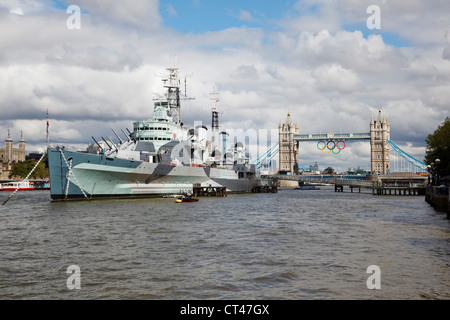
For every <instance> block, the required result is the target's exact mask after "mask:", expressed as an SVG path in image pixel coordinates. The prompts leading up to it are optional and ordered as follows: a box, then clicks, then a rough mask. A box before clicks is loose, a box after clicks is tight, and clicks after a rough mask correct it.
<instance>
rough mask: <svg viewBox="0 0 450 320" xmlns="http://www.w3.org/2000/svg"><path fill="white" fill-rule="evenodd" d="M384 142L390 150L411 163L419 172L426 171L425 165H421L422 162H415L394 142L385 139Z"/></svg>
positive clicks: (414, 159) (415, 160)
mask: <svg viewBox="0 0 450 320" xmlns="http://www.w3.org/2000/svg"><path fill="white" fill-rule="evenodd" d="M386 141H387V142H388V143H389V144H390V145H391V147H392V149H394V150H395V151H396V152H397V153H398V154H399V155H400V156H401V157H403V159H405V160H406V161H408V162H409V163H411V164H412V165H414V166H416V167H417V168H419V169H420V170H424V171H427V165H426V164H425V163H423V162H422V161H419V160H417V159H416V158H414V157H413V156H411V155H409V154H408V153H406V152H405V151H403V150H402V149H400V148H399V147H398V146H397V145H396V144H395V143H394V142H392V141H391V140H388V139H386Z"/></svg>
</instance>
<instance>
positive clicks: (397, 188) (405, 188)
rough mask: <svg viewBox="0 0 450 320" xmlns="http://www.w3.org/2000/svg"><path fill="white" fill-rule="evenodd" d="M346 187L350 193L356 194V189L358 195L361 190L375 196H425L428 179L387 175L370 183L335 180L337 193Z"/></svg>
mask: <svg viewBox="0 0 450 320" xmlns="http://www.w3.org/2000/svg"><path fill="white" fill-rule="evenodd" d="M344 187H348V188H349V189H350V192H354V190H355V189H356V190H358V193H360V192H361V189H369V190H371V191H372V194H374V195H400V196H415V195H425V192H426V177H393V176H389V175H386V176H380V177H376V179H372V180H368V181H367V180H365V181H356V180H335V182H334V191H335V192H344Z"/></svg>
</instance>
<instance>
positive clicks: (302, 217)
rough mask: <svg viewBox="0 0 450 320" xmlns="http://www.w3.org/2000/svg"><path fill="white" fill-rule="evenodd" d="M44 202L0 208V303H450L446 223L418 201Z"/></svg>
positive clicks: (329, 196) (327, 197) (286, 196)
mask: <svg viewBox="0 0 450 320" xmlns="http://www.w3.org/2000/svg"><path fill="white" fill-rule="evenodd" d="M9 195H10V193H9V192H6V193H5V192H3V193H0V200H1V202H3V201H4V200H5V199H6V198H7V197H8V196H9ZM49 199H50V197H49V193H48V191H34V192H18V193H17V194H16V195H15V196H14V197H13V198H12V199H11V200H10V201H9V202H8V203H7V204H6V205H4V206H0V210H1V214H0V239H1V240H0V299H67V300H69V299H153V300H169V299H170V300H182V299H183V300H185V299H187V300H191V299H195V300H203V299H205V300H209V299H211V300H212V299H214V300H215V299H243V300H246V299H251V300H259V299H261V300H263V299H264V300H267V299H271V300H315V299H405V300H411V299H450V276H449V275H450V222H449V220H447V219H446V215H445V214H443V213H438V212H436V211H435V210H434V209H433V208H431V207H430V206H429V205H428V204H427V203H426V202H425V201H424V197H423V196H376V195H372V194H368V193H361V194H359V193H349V192H344V193H335V192H334V191H333V190H323V189H322V190H280V191H279V193H277V194H247V195H229V196H228V197H224V198H201V199H200V201H199V202H196V203H182V204H179V203H175V201H174V199H170V198H164V199H141V200H103V201H92V202H66V203H51V202H50V200H49ZM370 266H372V267H373V266H376V267H378V268H379V272H375V271H374V272H372V269H370V270H368V268H369V267H370ZM68 269H69V270H68ZM375 276H376V278H372V277H375ZM369 278H370V279H376V280H373V281H372V280H370V281H368V280H369ZM375 283H378V287H375V288H374V287H373V285H374V284H375ZM370 284H372V287H371V288H369V287H370Z"/></svg>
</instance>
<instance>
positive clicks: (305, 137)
mask: <svg viewBox="0 0 450 320" xmlns="http://www.w3.org/2000/svg"><path fill="white" fill-rule="evenodd" d="M293 140H294V141H322V140H370V132H368V133H332V132H329V133H320V134H294V137H293Z"/></svg>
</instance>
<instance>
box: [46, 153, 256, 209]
mask: <svg viewBox="0 0 450 320" xmlns="http://www.w3.org/2000/svg"><path fill="white" fill-rule="evenodd" d="M48 167H49V174H50V181H51V184H50V194H51V200H52V201H63V200H86V199H115V198H145V197H162V196H167V195H177V194H185V193H191V192H192V190H193V187H194V185H197V186H212V187H226V189H227V193H246V192H251V191H252V189H253V187H254V186H255V180H254V178H253V177H254V175H252V174H248V175H247V174H244V177H242V173H241V176H239V174H238V172H236V171H235V170H233V169H231V170H230V169H221V168H220V169H219V168H206V167H186V166H173V165H169V164H161V163H148V162H144V161H133V160H126V159H120V158H110V157H106V156H102V155H95V154H87V153H80V152H70V151H63V150H57V149H48ZM69 167H70V169H71V170H69Z"/></svg>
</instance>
